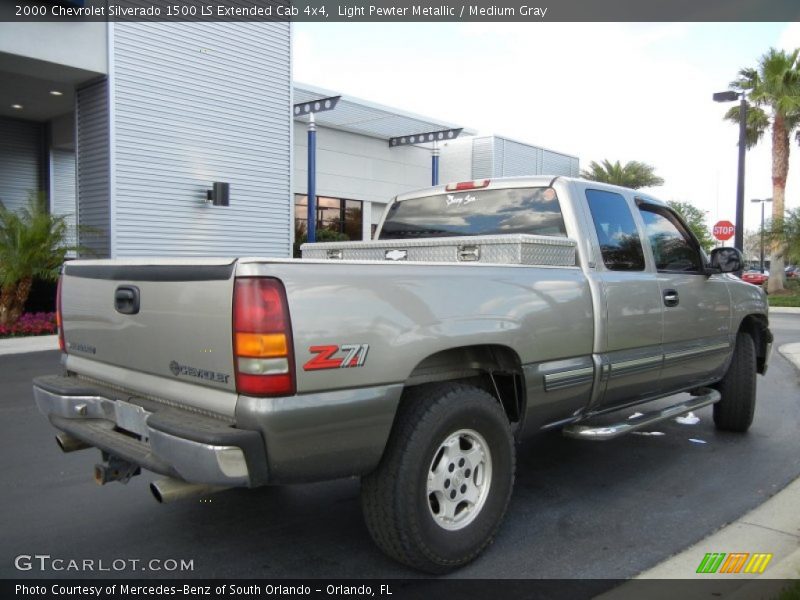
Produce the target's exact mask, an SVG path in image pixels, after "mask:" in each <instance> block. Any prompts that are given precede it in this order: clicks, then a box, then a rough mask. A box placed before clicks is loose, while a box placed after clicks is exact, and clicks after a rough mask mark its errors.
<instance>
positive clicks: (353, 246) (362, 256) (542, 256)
mask: <svg viewBox="0 0 800 600" xmlns="http://www.w3.org/2000/svg"><path fill="white" fill-rule="evenodd" d="M575 246H576V243H575V241H574V240H571V239H569V238H563V237H549V236H544V235H524V234H515V235H488V236H475V237H444V238H422V239H407V240H375V241H368V242H326V243H319V244H303V245H302V246H301V247H300V249H301V251H302V253H303V258H307V259H313V260H359V261H385V262H393V261H394V262H398V261H410V262H431V263H453V262H461V263H485V264H502V265H544V266H551V267H573V266H575V264H576V262H575Z"/></svg>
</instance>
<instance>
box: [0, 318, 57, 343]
mask: <svg viewBox="0 0 800 600" xmlns="http://www.w3.org/2000/svg"><path fill="white" fill-rule="evenodd" d="M56 331H57V329H56V313H53V312H37V313H24V314H23V315H22V316H21V317H20V318H19V319H17V321H16V322H15V323H12V324H10V325H0V338H9V337H19V336H28V335H52V334H54V333H56Z"/></svg>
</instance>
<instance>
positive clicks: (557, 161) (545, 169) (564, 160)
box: [542, 150, 577, 175]
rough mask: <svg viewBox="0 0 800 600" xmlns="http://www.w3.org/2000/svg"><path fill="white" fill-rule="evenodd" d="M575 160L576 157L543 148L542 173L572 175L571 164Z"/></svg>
mask: <svg viewBox="0 0 800 600" xmlns="http://www.w3.org/2000/svg"><path fill="white" fill-rule="evenodd" d="M576 161H577V159H575V157H573V156H568V155H566V154H558V153H557V152H551V151H550V150H545V151H544V153H543V154H542V173H546V174H548V175H572V174H573V168H572V164H573V162H576Z"/></svg>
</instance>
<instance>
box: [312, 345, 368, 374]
mask: <svg viewBox="0 0 800 600" xmlns="http://www.w3.org/2000/svg"><path fill="white" fill-rule="evenodd" d="M308 351H309V352H311V354H316V356H315V357H314V358H312V359H311V360H310V361H308V362H307V363H306V364H304V365H303V370H304V371H319V370H321V369H349V368H351V367H363V366H364V363H365V362H367V352H369V344H342V345H341V346H311V347H310V348H309V349H308Z"/></svg>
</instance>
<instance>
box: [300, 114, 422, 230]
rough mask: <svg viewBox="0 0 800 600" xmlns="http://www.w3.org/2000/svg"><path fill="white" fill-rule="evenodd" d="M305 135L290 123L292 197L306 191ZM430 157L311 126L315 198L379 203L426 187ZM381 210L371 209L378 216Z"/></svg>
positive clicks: (418, 150)
mask: <svg viewBox="0 0 800 600" xmlns="http://www.w3.org/2000/svg"><path fill="white" fill-rule="evenodd" d="M307 169H308V133H307V128H306V125H305V124H304V123H300V122H297V121H295V123H294V179H293V181H292V190H293V191H294V193H296V194H305V193H306V192H307V191H308V170H307ZM430 183H431V153H430V150H427V149H425V148H418V147H414V146H401V147H399V148H390V147H389V142H388V140H381V139H378V138H371V137H366V136H363V135H356V134H354V133H349V132H346V131H338V130H335V129H328V128H326V127H317V195H318V196H332V197H334V198H346V199H348V200H362V201H368V202H375V203H379V204H385V203H387V202H389V201H390V200H391V199H392V198H393V197H394V196H396V195H397V194H400V193H403V192H407V191H410V190H415V189H419V188H422V187H426V186H429V185H430ZM382 210H383V209H382V207H380V206H378V207H375V206H373V207H372V213H373V215H374V214H376V213H377V214H378V216H380V214H381V211H382Z"/></svg>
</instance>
